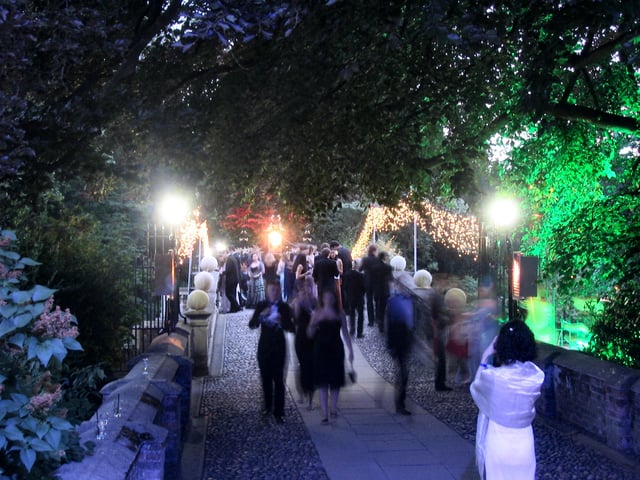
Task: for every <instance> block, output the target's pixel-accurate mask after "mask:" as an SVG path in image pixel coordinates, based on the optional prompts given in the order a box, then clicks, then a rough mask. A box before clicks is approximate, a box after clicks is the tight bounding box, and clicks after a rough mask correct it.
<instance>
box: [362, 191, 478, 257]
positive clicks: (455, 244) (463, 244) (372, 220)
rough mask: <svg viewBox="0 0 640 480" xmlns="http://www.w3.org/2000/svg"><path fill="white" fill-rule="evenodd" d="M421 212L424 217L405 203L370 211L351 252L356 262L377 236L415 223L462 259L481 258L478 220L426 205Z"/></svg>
mask: <svg viewBox="0 0 640 480" xmlns="http://www.w3.org/2000/svg"><path fill="white" fill-rule="evenodd" d="M422 209H423V211H424V215H421V214H420V213H418V212H416V211H415V210H413V209H412V208H411V207H410V206H409V205H408V204H407V203H406V202H401V203H400V204H399V205H398V206H397V207H393V208H392V207H378V206H373V207H371V208H370V209H369V213H368V214H367V218H366V219H365V223H364V227H363V228H362V230H361V231H360V235H359V236H358V239H357V240H356V243H355V245H354V246H353V248H352V254H353V256H354V258H358V257H362V256H364V255H365V253H366V251H367V246H368V245H369V244H370V243H371V241H372V239H373V234H374V232H393V231H396V230H399V229H400V228H401V227H404V226H405V225H407V224H410V223H413V222H414V221H415V222H416V226H417V228H420V229H421V230H423V231H425V232H428V233H429V235H431V238H433V240H434V241H435V242H438V243H441V244H443V245H445V246H447V247H451V248H453V249H455V250H457V251H458V253H459V255H473V256H474V257H477V256H478V242H479V236H480V224H479V222H478V219H477V218H476V217H474V216H472V215H463V214H460V213H453V212H450V211H448V210H446V209H444V208H441V207H436V206H434V205H432V204H431V203H429V202H423V204H422Z"/></svg>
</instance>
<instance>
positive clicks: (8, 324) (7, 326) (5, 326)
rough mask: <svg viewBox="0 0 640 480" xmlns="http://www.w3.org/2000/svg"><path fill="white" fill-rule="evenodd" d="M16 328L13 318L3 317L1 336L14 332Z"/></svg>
mask: <svg viewBox="0 0 640 480" xmlns="http://www.w3.org/2000/svg"><path fill="white" fill-rule="evenodd" d="M15 329H16V326H15V324H14V323H13V320H12V319H11V318H3V319H2V320H0V338H2V337H4V336H5V335H6V334H7V333H9V332H13V331H14V330H15Z"/></svg>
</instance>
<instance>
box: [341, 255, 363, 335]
mask: <svg viewBox="0 0 640 480" xmlns="http://www.w3.org/2000/svg"><path fill="white" fill-rule="evenodd" d="M357 267H358V263H357V262H356V268H352V269H351V270H349V271H348V272H346V273H344V274H343V275H342V279H343V287H344V290H345V294H346V297H347V304H346V313H347V315H348V317H349V333H350V334H351V335H355V334H356V333H357V336H358V338H363V337H364V333H363V331H362V329H363V327H364V296H365V293H366V291H365V288H364V274H363V273H362V272H360V271H359V270H358V268H357Z"/></svg>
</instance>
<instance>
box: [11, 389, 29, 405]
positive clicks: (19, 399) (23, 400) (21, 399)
mask: <svg viewBox="0 0 640 480" xmlns="http://www.w3.org/2000/svg"><path fill="white" fill-rule="evenodd" d="M11 400H13V401H14V402H16V403H17V404H19V405H20V406H22V405H26V404H27V403H29V397H27V396H26V395H23V394H22V393H15V392H14V393H12V394H11Z"/></svg>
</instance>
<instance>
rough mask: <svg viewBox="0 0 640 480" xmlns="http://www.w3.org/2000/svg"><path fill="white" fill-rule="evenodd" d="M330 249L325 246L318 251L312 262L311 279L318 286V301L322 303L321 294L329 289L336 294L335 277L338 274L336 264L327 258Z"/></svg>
mask: <svg viewBox="0 0 640 480" xmlns="http://www.w3.org/2000/svg"><path fill="white" fill-rule="evenodd" d="M330 253H331V250H330V249H329V247H325V248H323V249H322V250H321V251H320V256H319V257H318V258H316V260H315V262H314V263H313V280H314V282H316V285H317V287H318V302H319V303H320V305H322V294H323V293H324V292H325V291H326V290H328V289H331V291H333V292H334V294H335V295H336V296H337V292H336V278H337V277H338V276H339V275H340V271H339V270H338V264H337V263H336V261H335V260H332V259H331V258H329V254H330Z"/></svg>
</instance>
